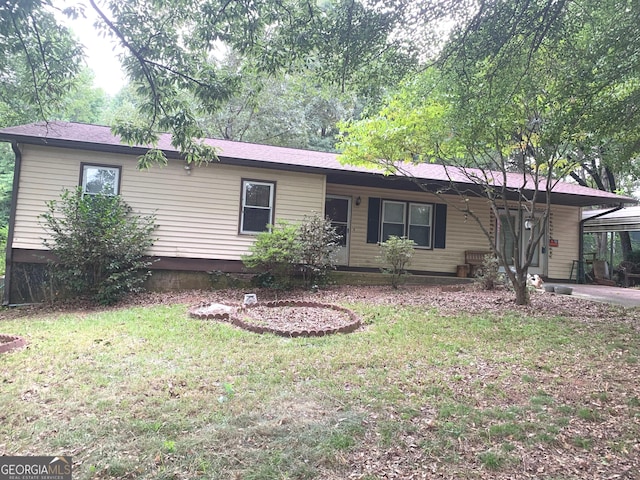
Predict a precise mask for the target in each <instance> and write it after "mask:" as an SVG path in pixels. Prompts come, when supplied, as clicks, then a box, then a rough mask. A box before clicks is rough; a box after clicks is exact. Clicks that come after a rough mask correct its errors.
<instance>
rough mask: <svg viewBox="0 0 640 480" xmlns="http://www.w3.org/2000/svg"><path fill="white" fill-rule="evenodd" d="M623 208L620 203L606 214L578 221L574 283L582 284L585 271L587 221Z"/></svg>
mask: <svg viewBox="0 0 640 480" xmlns="http://www.w3.org/2000/svg"><path fill="white" fill-rule="evenodd" d="M623 207H624V204H622V203H621V204H620V205H618V206H617V207H614V208H612V209H611V210H607V211H606V212H601V213H598V214H597V215H594V216H593V217H589V218H583V219H582V220H580V229H579V231H580V233H579V235H580V238H579V239H578V272H577V274H576V283H584V275H585V271H584V263H583V260H582V259H583V258H584V224H585V223H586V222H587V221H589V220H593V219H594V218H600V217H603V216H604V215H609V214H610V213H613V212H617V211H618V210H622V208H623Z"/></svg>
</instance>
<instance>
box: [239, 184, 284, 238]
mask: <svg viewBox="0 0 640 480" xmlns="http://www.w3.org/2000/svg"><path fill="white" fill-rule="evenodd" d="M275 188H276V185H275V183H271V182H258V181H253V180H243V181H242V210H241V212H240V233H259V232H264V231H265V230H267V228H268V225H270V224H272V223H273V201H274V197H275V195H274V193H275Z"/></svg>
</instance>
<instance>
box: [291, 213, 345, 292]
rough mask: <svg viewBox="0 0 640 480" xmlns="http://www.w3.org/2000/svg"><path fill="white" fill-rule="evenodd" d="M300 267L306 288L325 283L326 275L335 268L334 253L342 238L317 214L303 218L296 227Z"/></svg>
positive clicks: (328, 222)
mask: <svg viewBox="0 0 640 480" xmlns="http://www.w3.org/2000/svg"><path fill="white" fill-rule="evenodd" d="M297 236H298V241H299V243H300V259H299V263H300V267H301V269H302V277H303V280H304V284H305V286H306V287H307V288H309V287H311V286H312V285H315V284H323V283H326V280H327V273H328V271H329V270H331V269H334V268H335V266H336V252H337V250H338V249H339V248H340V239H341V238H342V237H341V236H340V235H339V234H338V233H337V232H336V229H335V227H333V226H332V225H331V221H330V220H329V219H326V218H322V217H321V216H320V215H319V214H317V213H316V214H314V215H312V216H311V217H305V218H304V221H303V222H302V223H301V224H300V225H299V226H298V231H297Z"/></svg>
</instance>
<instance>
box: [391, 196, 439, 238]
mask: <svg viewBox="0 0 640 480" xmlns="http://www.w3.org/2000/svg"><path fill="white" fill-rule="evenodd" d="M432 223H433V205H431V204H427V203H410V202H397V201H391V200H384V201H383V202H382V222H381V226H382V232H381V233H382V234H381V237H382V241H383V242H384V241H386V240H387V239H388V238H389V237H390V236H391V235H395V236H396V237H407V238H409V239H410V240H413V241H414V242H415V243H416V245H417V246H418V247H424V248H431V237H432Z"/></svg>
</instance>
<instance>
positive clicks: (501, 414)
mask: <svg viewBox="0 0 640 480" xmlns="http://www.w3.org/2000/svg"><path fill="white" fill-rule="evenodd" d="M351 307H352V308H354V309H355V310H356V311H357V312H358V313H359V314H360V315H361V316H362V317H363V320H364V321H365V323H366V325H367V327H366V328H365V329H364V330H362V331H358V332H356V333H353V334H349V335H335V336H327V337H320V338H295V339H287V338H281V337H276V336H272V335H257V334H253V333H249V332H245V331H242V330H239V329H236V328H234V327H232V326H231V325H229V324H226V323H217V322H204V321H198V320H194V319H191V318H189V317H188V316H187V315H186V306H184V305H175V306H156V307H150V308H130V309H124V310H111V311H106V312H103V313H90V314H56V315H51V316H49V317H40V318H24V319H17V320H10V321H9V320H5V321H1V322H0V331H2V333H10V334H18V335H23V336H25V337H26V338H27V340H28V342H29V347H28V348H27V349H24V350H21V351H16V352H12V353H9V354H3V355H0V385H1V388H0V405H2V409H1V410H0V454H6V455H44V454H60V453H62V454H69V455H73V457H74V461H75V462H76V467H75V471H74V478H78V479H83V478H109V477H127V478H133V477H144V478H154V479H161V478H196V477H201V478H213V479H215V478H220V479H223V478H224V479H226V478H230V479H231V478H243V479H280V478H282V479H285V478H286V479H312V478H317V479H322V478H345V477H347V476H348V475H349V474H350V473H351V471H352V470H353V469H356V468H358V469H360V470H358V471H359V472H360V473H361V475H362V476H361V478H368V477H367V475H369V477H370V478H377V477H376V476H375V475H373V476H372V474H371V472H367V471H366V469H365V468H364V467H363V466H362V465H360V464H359V463H358V459H362V458H368V457H369V456H371V455H376V454H375V453H371V452H384V451H387V450H393V449H399V450H400V451H407V452H408V451H411V452H416V453H413V454H414V455H420V456H422V457H421V458H424V462H425V464H433V465H439V466H440V467H442V468H445V471H446V469H447V468H454V469H456V470H455V471H456V472H458V476H459V477H461V478H462V477H465V476H467V477H469V478H471V477H472V472H474V471H476V469H477V468H484V469H488V470H501V471H510V470H509V469H513V472H517V471H519V470H518V469H521V468H523V466H522V465H521V464H519V462H520V460H519V459H520V458H522V457H523V455H524V454H526V452H527V451H531V452H538V451H539V449H541V448H547V447H548V446H550V445H553V448H554V449H556V451H555V453H554V455H556V456H557V450H558V449H560V448H562V449H571V450H566V454H567V458H574V457H575V456H576V455H590V452H592V451H594V450H595V448H594V447H595V443H596V442H598V441H600V440H598V437H597V436H596V435H591V434H589V436H588V437H587V436H586V434H584V433H580V430H579V428H581V426H584V428H585V431H591V430H592V429H593V428H598V426H599V425H600V424H603V423H605V422H609V423H611V422H614V423H616V422H618V423H616V425H617V428H618V431H617V436H616V439H615V440H616V442H615V449H616V452H618V453H617V455H618V456H622V457H624V456H625V455H626V456H628V458H630V457H629V456H630V455H632V454H633V453H632V452H634V449H633V444H634V441H635V439H636V438H637V437H638V436H639V435H640V432H639V431H638V424H637V422H636V423H634V422H629V421H628V420H629V419H630V418H632V419H633V418H638V416H639V415H640V413H639V412H640V402H639V401H638V398H640V392H638V387H637V382H636V380H637V376H636V377H633V375H636V374H637V365H636V364H634V363H630V362H628V357H627V354H626V353H624V352H634V355H635V354H636V353H635V352H637V351H638V348H637V335H636V334H635V333H634V332H632V331H631V330H629V329H628V328H627V327H624V326H621V325H615V324H606V323H603V324H601V325H584V324H580V323H577V322H570V321H567V320H563V319H560V318H558V319H547V320H544V319H535V320H533V319H528V318H526V317H522V316H518V315H509V316H507V317H505V318H500V319H498V318H494V317H491V316H486V315H482V316H475V317H473V316H467V315H460V316H459V317H447V318H442V317H440V316H438V315H437V314H436V312H433V311H426V310H424V309H420V308H416V307H395V306H388V307H374V306H371V305H361V304H355V305H351ZM621 349H623V350H621ZM621 351H622V352H623V354H621ZM611 405H614V406H615V410H611V411H610V410H608V409H609V407H610V406H611ZM603 428H604V427H603ZM571 429H577V430H575V431H573V430H571ZM606 438H608V437H607V436H605V437H604V439H603V440H602V442H605V441H606ZM516 452H518V453H517V454H515V453H516ZM523 452H524V454H523ZM381 455H382V454H381ZM525 456H526V455H525ZM381 458H384V455H382V456H381ZM381 461H382V460H381ZM358 465H360V466H358ZM440 467H439V468H440Z"/></svg>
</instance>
